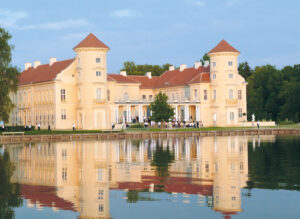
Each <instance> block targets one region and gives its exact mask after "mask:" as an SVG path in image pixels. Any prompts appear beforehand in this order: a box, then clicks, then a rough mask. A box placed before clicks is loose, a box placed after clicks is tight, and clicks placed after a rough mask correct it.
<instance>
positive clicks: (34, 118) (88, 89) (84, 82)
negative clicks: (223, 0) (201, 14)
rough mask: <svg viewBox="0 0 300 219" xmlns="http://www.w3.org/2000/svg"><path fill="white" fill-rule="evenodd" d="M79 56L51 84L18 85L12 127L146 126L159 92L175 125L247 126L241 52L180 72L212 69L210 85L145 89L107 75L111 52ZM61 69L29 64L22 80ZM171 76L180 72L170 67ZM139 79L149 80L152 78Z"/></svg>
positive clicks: (85, 51)
mask: <svg viewBox="0 0 300 219" xmlns="http://www.w3.org/2000/svg"><path fill="white" fill-rule="evenodd" d="M85 40H86V39H85ZM74 51H75V52H76V56H75V58H74V59H73V60H72V62H71V63H70V64H69V65H67V66H66V67H65V68H63V69H61V71H59V72H57V74H56V75H55V77H53V78H52V79H51V80H48V81H36V82H34V78H33V79H32V80H33V81H30V80H27V81H26V82H24V83H21V84H20V85H19V89H18V92H17V94H15V95H14V94H12V95H11V98H12V100H13V102H14V103H15V105H16V107H15V109H14V110H13V112H12V113H11V117H10V124H11V125H35V126H37V125H38V124H40V126H41V128H44V129H45V128H47V127H48V126H49V125H50V128H51V129H71V128H72V126H73V124H74V125H75V127H76V128H77V129H110V128H111V124H112V123H115V124H118V123H119V124H121V123H122V122H123V120H124V119H125V120H126V122H128V123H131V122H133V121H134V120H138V121H139V122H143V120H144V119H145V118H148V117H149V116H150V114H151V112H150V110H149V105H150V103H151V101H153V99H154V97H155V95H156V94H158V93H159V92H163V93H166V94H167V95H168V97H169V103H170V104H171V106H172V107H173V108H174V113H175V118H174V120H177V121H179V122H180V121H185V122H194V121H198V122H201V123H202V124H203V125H204V126H242V125H243V123H244V122H245V121H246V119H247V116H246V115H247V111H246V110H247V108H246V82H245V80H244V78H242V77H241V76H240V75H239V74H238V70H237V67H238V55H239V53H238V52H234V51H223V52H211V53H209V56H210V65H209V63H206V64H205V66H202V65H201V64H199V63H195V66H194V67H192V68H187V67H186V66H185V65H181V66H180V72H181V71H182V74H186V73H185V71H192V70H194V69H195V70H197V69H199V71H200V69H202V68H203V69H204V68H207V67H209V66H210V72H209V79H208V80H207V81H205V82H203V81H198V82H197V81H196V82H194V83H187V84H182V83H181V84H180V81H179V83H178V84H177V85H174V86H173V85H172V86H160V87H159V86H152V87H151V86H150V87H144V86H143V83H142V82H140V81H139V80H133V79H132V76H129V75H126V72H121V73H120V75H118V76H120V77H118V78H117V77H116V76H114V75H110V74H107V64H106V63H107V52H108V51H109V48H108V47H101V46H94V45H93V44H87V45H85V46H82V47H80V46H79V47H75V48H74ZM56 65H57V66H58V65H60V62H56V59H53V58H51V59H50V63H49V66H48V64H46V65H42V66H41V65H40V63H39V62H35V65H34V66H33V67H31V64H30V63H26V67H25V71H24V72H23V73H22V74H21V78H22V75H23V74H24V75H26V74H27V75H29V77H30V74H29V73H28V72H27V71H32V72H34V71H40V74H46V73H45V72H43V68H44V67H47V66H48V67H49V69H50V70H49V72H51V66H53V68H55V66H56ZM43 66H44V67H43ZM199 66H200V67H199ZM27 69H28V70H27ZM170 71H176V69H175V70H174V67H173V66H171V67H170ZM26 72H27V73H26ZM200 74H201V72H199V75H200ZM113 76H114V77H113ZM26 77H27V76H26ZM140 77H144V78H145V79H143V80H146V79H147V80H148V79H149V80H150V79H151V78H152V76H151V72H148V73H146V75H145V76H140ZM178 80H179V79H178ZM167 84H168V81H166V82H165V85H167Z"/></svg>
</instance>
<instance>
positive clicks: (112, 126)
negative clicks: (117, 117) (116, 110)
mask: <svg viewBox="0 0 300 219" xmlns="http://www.w3.org/2000/svg"><path fill="white" fill-rule="evenodd" d="M114 128H115V123H113V122H112V123H111V129H112V130H114Z"/></svg>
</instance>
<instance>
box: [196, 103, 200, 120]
mask: <svg viewBox="0 0 300 219" xmlns="http://www.w3.org/2000/svg"><path fill="white" fill-rule="evenodd" d="M196 121H200V106H199V105H196Z"/></svg>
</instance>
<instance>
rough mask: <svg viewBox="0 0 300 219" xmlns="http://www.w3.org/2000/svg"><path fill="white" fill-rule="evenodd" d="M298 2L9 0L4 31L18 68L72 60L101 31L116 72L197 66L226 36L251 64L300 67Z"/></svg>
mask: <svg viewBox="0 0 300 219" xmlns="http://www.w3.org/2000/svg"><path fill="white" fill-rule="evenodd" d="M299 11H300V1H299V0H284V1H282V0H109V1H108V0H51V1H49V0H47V1H46V0H26V1H25V0H9V1H3V2H1V4H0V26H1V27H3V28H5V29H6V30H7V31H8V32H9V33H10V34H11V35H12V40H11V41H10V43H11V44H14V46H15V48H14V51H13V61H12V62H13V64H14V65H16V66H18V67H19V68H20V69H21V70H23V69H24V63H25V62H33V61H35V60H39V61H41V62H42V63H43V64H46V63H48V62H49V58H50V57H56V58H57V60H58V61H59V60H64V59H69V58H73V57H74V56H75V52H74V51H73V49H72V48H73V47H74V46H76V45H77V44H78V43H79V42H80V41H81V40H83V39H84V38H85V37H86V36H87V35H88V34H89V33H94V34H95V35H96V36H97V37H98V38H99V39H100V40H101V41H103V42H104V43H105V44H106V45H108V46H109V47H110V51H109V53H108V58H107V64H108V72H109V73H118V72H119V70H120V69H121V68H122V66H123V63H124V62H125V61H134V62H135V63H136V64H159V65H161V64H165V63H170V64H173V65H175V66H179V65H180V64H187V65H188V66H192V65H193V64H194V62H195V61H197V60H199V59H201V57H202V56H203V54H204V53H206V52H208V51H210V50H211V49H212V48H213V47H214V46H216V45H217V44H218V43H219V42H220V41H221V40H222V39H225V40H227V41H228V42H229V43H230V44H231V45H232V46H234V47H235V48H236V49H238V50H239V51H240V52H241V54H240V56H239V61H240V62H243V61H247V62H248V63H249V64H250V66H251V67H255V66H258V65H265V64H271V65H275V66H276V67H278V68H282V67H283V66H286V65H294V64H300V12H299Z"/></svg>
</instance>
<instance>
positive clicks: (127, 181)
mask: <svg viewBox="0 0 300 219" xmlns="http://www.w3.org/2000/svg"><path fill="white" fill-rule="evenodd" d="M248 140H251V138H250V137H245V136H228V137H221V136H220V137H188V138H169V139H151V140H149V139H145V140H120V141H119V140H118V141H117V140H116V141H76V142H57V143H31V144H26V145H24V144H23V145H21V144H18V145H10V146H9V147H7V148H8V150H9V153H10V156H11V160H12V162H14V163H15V165H16V170H15V172H14V175H13V177H12V180H13V182H18V183H20V184H21V194H22V196H23V198H25V199H27V205H28V207H36V208H37V209H40V210H42V209H43V207H45V206H46V207H52V209H53V211H58V210H72V211H76V212H79V214H80V218H110V209H109V208H110V203H109V191H110V189H122V190H125V191H149V192H153V191H156V190H163V191H165V192H169V193H172V196H173V198H176V197H177V194H178V193H182V194H183V202H185V203H189V196H190V195H191V194H195V195H197V196H198V204H199V205H200V206H201V205H204V203H206V205H207V206H209V207H211V208H213V209H214V210H215V211H219V212H221V213H222V214H224V215H227V216H229V215H231V214H236V213H238V212H240V211H242V209H241V188H243V187H246V186H247V185H246V182H247V175H248V150H247V147H248ZM157 147H161V148H162V149H163V150H167V148H168V151H169V153H170V154H172V163H170V166H169V168H168V173H167V175H165V177H164V176H161V175H158V174H157V171H156V170H157V167H156V166H155V165H154V164H153V160H154V156H156V155H155V151H156V149H157ZM162 178H164V179H162ZM127 194H130V193H127ZM131 195H132V193H131ZM128 196H129V195H128ZM124 198H128V197H124Z"/></svg>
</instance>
